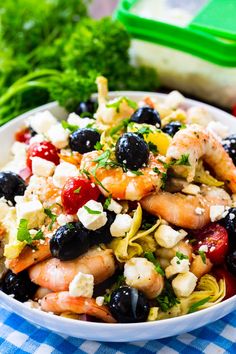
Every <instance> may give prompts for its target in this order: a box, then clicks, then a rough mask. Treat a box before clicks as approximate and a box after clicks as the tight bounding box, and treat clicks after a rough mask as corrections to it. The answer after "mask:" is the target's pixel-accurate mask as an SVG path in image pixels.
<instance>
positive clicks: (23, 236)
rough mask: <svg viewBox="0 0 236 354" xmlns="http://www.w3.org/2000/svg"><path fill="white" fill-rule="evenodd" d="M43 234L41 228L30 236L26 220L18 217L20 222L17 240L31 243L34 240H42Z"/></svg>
mask: <svg viewBox="0 0 236 354" xmlns="http://www.w3.org/2000/svg"><path fill="white" fill-rule="evenodd" d="M43 239H44V235H43V232H42V230H39V231H38V232H37V233H36V234H35V236H34V237H32V236H31V234H30V232H29V230H28V220H26V219H20V223H19V226H18V230H17V240H18V241H21V242H24V241H25V242H26V243H27V244H29V245H31V244H32V242H33V241H36V240H43Z"/></svg>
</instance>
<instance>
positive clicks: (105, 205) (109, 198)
mask: <svg viewBox="0 0 236 354" xmlns="http://www.w3.org/2000/svg"><path fill="white" fill-rule="evenodd" d="M110 204H111V196H110V195H109V196H108V197H107V198H106V200H105V202H104V205H103V208H104V209H108V207H109V205H110Z"/></svg>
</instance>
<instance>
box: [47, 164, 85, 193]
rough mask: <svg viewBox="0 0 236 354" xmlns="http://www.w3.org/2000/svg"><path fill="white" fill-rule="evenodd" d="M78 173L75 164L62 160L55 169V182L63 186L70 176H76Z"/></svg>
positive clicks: (58, 185)
mask: <svg viewBox="0 0 236 354" xmlns="http://www.w3.org/2000/svg"><path fill="white" fill-rule="evenodd" d="M78 174H79V172H78V169H77V167H76V166H75V165H73V164H71V163H68V162H61V163H60V165H58V166H57V167H56V169H55V173H54V175H53V179H52V180H53V184H54V185H55V186H56V187H58V188H62V187H63V186H64V184H65V183H66V181H67V179H68V178H70V177H76V176H78Z"/></svg>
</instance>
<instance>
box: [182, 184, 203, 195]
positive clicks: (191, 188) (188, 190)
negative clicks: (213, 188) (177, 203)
mask: <svg viewBox="0 0 236 354" xmlns="http://www.w3.org/2000/svg"><path fill="white" fill-rule="evenodd" d="M200 191H201V189H200V187H199V186H197V185H196V184H192V183H190V184H188V185H187V186H186V187H184V188H183V189H182V192H183V193H185V194H191V195H197V194H198V193H200Z"/></svg>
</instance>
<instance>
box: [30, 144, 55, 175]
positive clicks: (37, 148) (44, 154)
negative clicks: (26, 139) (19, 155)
mask: <svg viewBox="0 0 236 354" xmlns="http://www.w3.org/2000/svg"><path fill="white" fill-rule="evenodd" d="M35 156H37V157H41V158H42V159H45V160H48V161H51V162H54V163H55V165H58V164H59V162H60V158H59V156H58V153H57V148H56V147H55V146H54V145H53V144H52V143H50V142H49V141H42V142H41V143H34V144H32V145H30V147H29V149H28V151H27V157H26V164H27V166H28V167H29V168H30V169H32V157H35Z"/></svg>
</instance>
